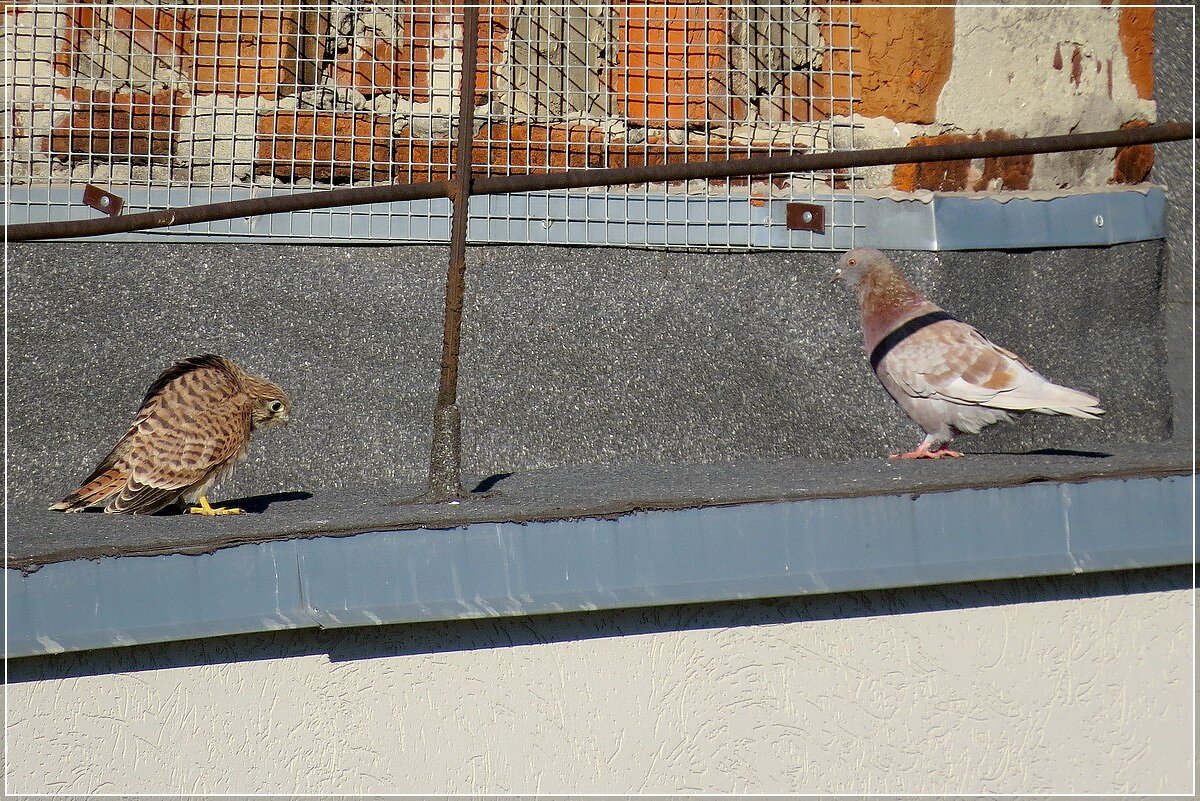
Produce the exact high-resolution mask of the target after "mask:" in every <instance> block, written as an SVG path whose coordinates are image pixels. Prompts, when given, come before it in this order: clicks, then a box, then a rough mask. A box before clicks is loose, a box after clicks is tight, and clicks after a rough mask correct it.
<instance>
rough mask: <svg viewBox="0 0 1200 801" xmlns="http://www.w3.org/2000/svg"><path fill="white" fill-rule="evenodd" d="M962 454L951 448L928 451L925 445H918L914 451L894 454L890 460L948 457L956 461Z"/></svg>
mask: <svg viewBox="0 0 1200 801" xmlns="http://www.w3.org/2000/svg"><path fill="white" fill-rule="evenodd" d="M959 456H962V454H961V453H960V452H958V451H952V450H950V449H949V448H938V449H937V450H936V451H931V450H928V449H926V448H925V447H924V446H923V445H918V446H917V447H916V448H915V449H914V450H911V451H909V452H908V453H893V454H892V455H891V456H889V457H888V458H889V459H941V458H942V457H948V458H952V459H956V458H958V457H959Z"/></svg>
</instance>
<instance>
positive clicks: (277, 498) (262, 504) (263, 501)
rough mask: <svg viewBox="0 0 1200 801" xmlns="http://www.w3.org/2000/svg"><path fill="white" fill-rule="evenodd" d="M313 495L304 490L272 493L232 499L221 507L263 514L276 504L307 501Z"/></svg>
mask: <svg viewBox="0 0 1200 801" xmlns="http://www.w3.org/2000/svg"><path fill="white" fill-rule="evenodd" d="M312 496H313V494H312V493H311V492H304V491H303V490H293V491H291V492H270V493H267V494H266V495H252V496H250V497H249V498H231V499H229V500H228V501H224V502H223V503H221V506H234V507H237V508H238V509H241V510H242V511H243V512H247V513H249V514H254V515H258V514H262V513H263V512H265V511H267V509H269V508H270V507H271V505H272V504H276V503H289V502H292V501H307V500H308V499H309V498H311V497H312Z"/></svg>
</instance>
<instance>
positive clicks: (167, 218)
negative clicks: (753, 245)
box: [7, 53, 1196, 242]
mask: <svg viewBox="0 0 1200 801" xmlns="http://www.w3.org/2000/svg"><path fill="white" fill-rule="evenodd" d="M465 57H466V56H465V53H464V59H465ZM472 58H474V57H473V56H472ZM472 110H473V109H472ZM460 130H461V129H460ZM1194 138H1196V130H1195V123H1194V121H1190V122H1167V123H1161V124H1158V125H1150V126H1147V127H1145V128H1128V129H1124V130H1116V131H1099V132H1096V133H1083V134H1065V135H1060V136H1037V137H1029V138H1026V139H1007V140H1001V141H992V142H961V143H955V144H944V145H920V146H916V147H891V148H882V149H875V150H857V151H835V152H832V153H802V154H798V155H794V156H754V157H752V158H746V159H731V160H722V161H693V162H686V163H683V164H662V165H654V166H643V167H620V168H609V169H598V170H592V169H575V170H567V171H565V172H561V173H550V174H544V175H505V176H494V177H483V176H481V177H478V178H475V179H474V181H473V182H472V185H471V193H472V194H476V195H494V194H501V193H505V192H539V191H549V190H554V189H582V188H586V187H596V186H616V185H621V184H642V183H655V182H659V181H686V180H690V179H693V178H739V177H746V176H751V175H769V174H771V173H790V172H813V171H819V170H835V169H849V168H852V167H875V166H881V165H887V164H922V163H926V162H932V161H956V160H961V159H979V158H1000V157H1005V156H1028V155H1034V154H1038V153H1062V152H1068V151H1073V150H1097V149H1103V148H1110V147H1128V146H1131V145H1149V144H1156V143H1160V142H1175V141H1181V140H1185V139H1194ZM460 157H461V156H460ZM451 187H452V182H449V181H435V182H430V183H418V184H387V185H383V186H368V187H353V188H348V189H326V190H322V191H318V192H304V193H299V194H292V195H276V196H274V197H266V198H252V199H249V200H230V201H226V202H224V203H209V204H205V205H202V206H186V207H183V208H179V209H168V210H165V211H153V212H145V213H141V214H128V215H123V216H121V217H115V218H110V217H104V218H97V219H90V220H69V221H63V222H44V223H20V224H17V225H11V226H9V227H8V228H7V236H8V241H10V242H27V241H31V240H38V239H65V238H74V237H85V236H100V235H103V234H116V233H128V232H131V231H141V230H149V229H153V228H165V227H168V226H172V225H187V224H192V223H203V222H214V221H216V220H227V219H233V218H235V217H252V216H255V215H259V214H276V213H280V212H288V211H309V210H312V209H327V208H335V207H340V206H354V205H359V204H365V203H390V202H395V201H402V200H427V199H430V198H438V197H450V195H451V191H452V189H451Z"/></svg>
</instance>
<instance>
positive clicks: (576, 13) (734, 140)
mask: <svg viewBox="0 0 1200 801" xmlns="http://www.w3.org/2000/svg"><path fill="white" fill-rule="evenodd" d="M319 9H324V10H319ZM1101 10H1102V11H1105V13H1108V14H1109V16H1108V17H1106V18H1102V19H1100V21H1099V23H1097V22H1096V20H1095V19H1092V20H1091V22H1089V25H1091V26H1092V27H1091V28H1089V29H1088V31H1089V33H1088V35H1087V36H1080V35H1075V37H1074V38H1075V39H1078V40H1079V41H1078V42H1076V43H1074V44H1070V41H1069V40H1070V39H1071V37H1070V36H1068V34H1070V33H1071V31H1068V30H1064V32H1063V35H1062V36H1061V37H1059V38H1060V39H1062V40H1063V41H1064V42H1067V44H1066V45H1058V46H1056V50H1055V52H1054V54H1053V55H1052V54H1050V53H1048V52H1047V53H1031V54H1030V56H1029V61H1030V65H1029V69H1030V70H1036V69H1040V70H1042V71H1043V72H1045V73H1046V74H1047V75H1048V76H1050V78H1051V79H1053V76H1054V75H1056V74H1061V75H1064V76H1066V77H1065V79H1064V82H1063V85H1062V86H1061V87H1057V86H1056V87H1053V91H1051V92H1049V96H1048V98H1046V99H1045V100H1046V102H1048V103H1051V104H1052V103H1054V102H1055V101H1054V91H1061V92H1064V93H1069V94H1070V95H1071V96H1073V97H1075V98H1076V99H1078V98H1079V97H1080V96H1085V97H1084V99H1085V100H1088V98H1090V97H1091V95H1097V96H1098V97H1099V99H1098V100H1096V101H1095V102H1097V103H1104V102H1109V103H1110V105H1113V106H1117V105H1120V104H1121V103H1122V102H1125V101H1123V100H1122V96H1121V90H1122V87H1123V86H1124V85H1125V84H1127V83H1128V84H1130V85H1131V86H1135V87H1136V94H1135V99H1136V100H1137V101H1138V102H1140V103H1142V104H1143V105H1142V106H1140V107H1138V109H1140V110H1137V109H1135V110H1134V111H1131V112H1129V113H1125V112H1124V111H1121V112H1119V113H1117V116H1115V117H1113V122H1115V123H1117V124H1126V125H1136V124H1145V120H1146V119H1148V118H1150V117H1151V116H1152V107H1153V104H1152V101H1149V100H1148V98H1149V97H1150V93H1151V92H1152V88H1153V74H1152V72H1151V71H1150V69H1149V62H1148V61H1147V59H1146V58H1145V57H1144V54H1145V53H1146V52H1149V51H1148V47H1149V46H1150V45H1152V40H1150V39H1149V38H1148V37H1150V36H1151V33H1152V30H1153V9H1147V8H1136V9H1125V8H1116V7H1114V8H1113V9H1111V10H1110V11H1106V10H1103V9H1101ZM461 12H462V9H461V5H456V4H452V3H445V2H433V1H432V0H407V1H405V2H396V3H389V4H383V3H378V4H372V3H357V4H348V5H339V6H332V5H319V6H318V5H315V4H311V3H301V2H300V0H291V2H283V3H281V4H280V5H279V6H276V7H271V8H261V7H258V6H255V7H253V8H239V7H238V6H237V5H236V4H230V3H215V2H206V3H200V4H197V5H195V6H192V7H186V8H181V7H179V5H177V4H172V5H154V4H152V3H149V2H141V3H137V4H130V3H126V4H124V5H112V4H108V3H102V2H75V3H68V4H65V5H60V6H58V7H57V8H53V7H51V8H47V7H46V6H38V5H37V4H31V3H13V2H6V3H4V4H3V21H4V35H5V38H6V40H7V43H8V44H9V45H10V46H11V47H12V48H13V50H14V51H15V54H16V59H17V62H18V70H17V74H16V75H15V76H14V77H13V78H12V80H13V82H14V87H13V89H14V92H13V95H12V96H13V98H14V103H13V106H12V122H13V138H12V141H11V142H10V151H11V152H12V153H14V154H15V156H16V159H17V161H18V162H19V163H18V164H16V165H14V173H13V174H14V178H15V179H17V180H21V179H24V178H26V177H29V178H38V177H46V176H49V177H60V178H61V177H65V176H68V175H69V176H71V177H73V178H76V179H81V178H83V179H95V180H101V179H105V178H107V179H110V180H117V179H118V178H119V177H120V176H129V177H130V178H131V180H141V181H146V182H149V183H155V182H158V181H160V180H166V179H168V178H169V179H170V180H172V181H174V182H183V183H190V184H207V183H212V184H218V185H223V184H228V183H249V182H257V183H261V184H270V185H277V184H285V185H292V184H298V185H306V184H309V183H346V182H385V181H410V180H411V181H421V180H439V179H443V178H445V177H446V176H447V175H448V173H449V166H450V164H451V163H452V161H451V160H452V158H453V148H452V146H451V135H452V123H453V120H454V119H455V115H456V103H457V94H458V93H457V65H458V64H459V63H460V59H461V55H462V53H461V48H462V41H463V35H462V13H461ZM971 13H975V12H972V11H968V9H965V8H958V9H955V8H922V7H907V8H889V7H885V6H882V5H879V4H876V3H870V2H866V3H859V2H855V3H853V4H849V3H846V4H836V5H830V6H812V7H805V6H798V5H796V4H778V3H777V4H775V5H772V4H771V3H769V2H762V3H757V4H756V3H744V2H737V3H733V2H717V1H714V2H709V3H703V2H692V3H691V4H689V5H686V6H685V5H683V4H682V3H680V2H669V1H668V0H621V1H619V2H612V3H609V4H606V5H601V4H596V5H594V6H579V5H570V6H566V5H564V3H563V2H562V0H527V1H526V2H523V3H521V4H520V5H519V6H514V5H513V4H512V2H511V0H494V2H493V3H492V4H491V5H490V6H488V7H487V8H485V9H484V10H483V13H482V14H481V25H480V31H481V40H480V43H479V48H478V52H477V58H478V71H477V76H476V82H477V91H476V95H475V97H474V99H473V102H474V103H475V104H476V106H477V118H478V119H479V126H480V127H479V130H478V132H477V137H476V146H475V149H474V153H473V157H474V159H475V162H476V169H477V170H479V171H480V172H492V173H503V172H517V173H529V172H544V171H551V170H561V169H566V168H568V167H570V168H577V167H585V166H586V167H604V166H621V165H630V164H644V163H664V162H670V161H689V160H701V159H706V158H725V157H730V156H734V157H736V156H745V155H748V154H753V153H768V152H772V153H773V152H786V151H789V150H791V151H795V150H804V149H810V148H815V149H827V148H828V147H829V146H830V144H831V142H832V144H834V145H838V146H848V145H850V144H851V142H850V141H849V140H848V135H849V132H850V130H851V129H850V127H849V125H848V123H849V122H850V121H851V118H850V117H849V114H850V113H851V111H852V110H853V111H854V113H855V119H856V120H857V121H858V122H859V123H860V124H859V126H858V129H856V130H859V135H858V138H857V140H855V141H854V142H853V145H854V146H857V147H862V146H870V145H874V144H888V145H894V144H896V143H897V142H896V141H895V139H896V137H897V136H899V137H900V138H901V143H903V142H909V143H911V144H921V143H926V142H935V141H959V140H965V139H988V138H997V137H1006V136H1013V135H1022V134H1024V133H1029V132H1030V131H1026V130H1021V125H1022V124H1023V122H1022V118H1023V117H1028V116H1038V115H1039V114H1042V112H1041V111H1040V110H1038V109H1024V108H1014V109H1013V111H1012V115H1011V118H1002V119H1001V121H1000V122H1001V124H995V123H992V124H988V125H982V124H980V125H971V124H969V123H961V122H960V121H959V120H958V119H956V117H960V116H969V115H963V114H955V113H952V112H949V111H948V110H947V109H948V108H951V107H953V105H954V103H955V102H957V101H956V98H957V97H958V96H959V95H960V94H961V93H962V92H963V91H964V89H963V88H962V86H961V85H960V84H959V83H956V82H955V81H954V80H953V78H955V77H959V76H962V75H966V74H967V73H968V71H969V70H971V69H974V68H975V67H976V66H978V65H974V64H973V63H972V59H973V58H974V56H972V55H971V52H970V51H964V49H963V47H962V45H963V41H964V40H965V39H966V38H967V37H968V36H970V35H973V34H972V32H971V29H970V28H969V20H970V17H969V15H970V14H971ZM985 13H990V12H985ZM1019 13H1025V14H1027V15H1031V16H1030V19H1036V17H1037V15H1038V14H1042V13H1043V12H1041V11H1039V10H1027V11H1022V12H1019ZM852 16H853V19H852V18H851V17H852ZM1054 19H1055V20H1058V21H1059V22H1060V23H1061V24H1063V25H1064V26H1066V27H1069V22H1070V19H1071V18H1067V17H1055V18H1054ZM1062 20H1067V22H1062ZM851 22H853V23H854V24H853V25H852V24H851ZM1110 33H1111V36H1110V35H1109V34H1110ZM1089 36H1090V37H1091V39H1093V40H1100V39H1104V38H1105V37H1108V39H1111V42H1112V43H1117V44H1111V45H1110V46H1109V45H1103V44H1095V43H1089V42H1088V41H1087V40H1088V37H1089ZM1105 41H1107V39H1105ZM1106 46H1107V47H1108V50H1105V47H1106ZM997 47H1004V45H1003V43H1002V42H998V44H997ZM1064 47H1066V49H1063V48H1064ZM1110 51H1112V52H1110ZM1116 51H1119V52H1116ZM1008 55H1010V56H1011V54H1008ZM980 59H981V62H982V61H987V63H994V62H995V57H991V56H988V55H987V54H986V53H984V54H981V56H980ZM988 59H990V60H988ZM1042 62H1045V63H1044V64H1043V63H1042ZM1093 73H1095V74H1093ZM852 74H853V75H854V76H855V80H856V81H857V86H855V85H854V84H853V83H852V78H851V76H852ZM1114 76H1115V77H1114ZM964 80H966V79H964ZM1010 80H1011V78H1010ZM1105 81H1107V84H1105ZM1114 81H1116V88H1117V91H1116V95H1114ZM1106 85H1107V93H1108V98H1107V101H1106V99H1105V98H1104V97H1103V96H1102V93H1103V91H1104V87H1105V86H1106ZM852 94H855V95H856V97H855V102H854V104H853V106H852V104H851V95H852ZM1088 102H1092V100H1088ZM1146 104H1149V106H1148V108H1149V109H1150V111H1149V112H1147V111H1146V110H1145V109H1146V108H1147V106H1146ZM1126 105H1128V103H1126ZM1085 113H1091V112H1090V111H1089V110H1088V109H1087V108H1085V109H1084V110H1083V111H1082V112H1080V116H1083V115H1084V114H1085ZM1053 122H1054V124H1058V123H1061V122H1063V120H1058V119H1054V120H1053ZM1068 122H1072V123H1073V124H1074V125H1078V124H1079V120H1070V121H1068ZM1085 122H1086V121H1085ZM1092 127H1095V126H1092ZM1114 127H1115V126H1114ZM889 130H890V131H894V132H895V135H894V136H888V133H889ZM1032 132H1033V133H1037V132H1038V131H1032ZM873 137H874V138H873ZM1106 158H1107V159H1108V161H1107V164H1108V166H1107V167H1105V169H1107V170H1108V172H1107V176H1108V180H1111V181H1123V182H1137V181H1140V180H1144V178H1145V176H1146V173H1147V172H1148V170H1149V165H1150V162H1151V159H1152V154H1149V153H1148V152H1147V151H1146V150H1130V151H1123V152H1122V153H1119V154H1117V153H1109V154H1107V156H1106ZM1088 169H1090V170H1091V172H1088V171H1087V170H1083V169H1081V170H1080V171H1079V173H1080V174H1079V175H1076V176H1070V175H1068V176H1067V179H1066V180H1065V181H1063V180H1061V176H1059V175H1056V174H1054V172H1053V169H1052V168H1051V167H1046V168H1043V167H1041V166H1039V165H1038V164H1037V163H1036V162H1035V160H1033V159H1025V160H1015V161H1014V160H1009V161H996V162H995V163H990V162H985V163H979V164H972V163H966V162H964V163H951V164H941V165H925V166H922V167H919V168H918V167H913V166H911V165H910V166H904V167H900V168H897V169H896V170H894V171H886V172H883V171H875V172H874V173H871V172H868V173H867V174H866V176H865V181H862V182H860V185H861V186H866V187H870V186H876V185H892V186H895V187H896V188H900V189H903V190H917V189H933V190H941V191H983V190H989V191H995V190H1022V189H1029V188H1039V180H1040V181H1041V182H1042V184H1045V183H1046V182H1047V181H1051V180H1054V181H1057V185H1072V184H1074V183H1076V182H1077V181H1078V180H1082V179H1085V178H1086V179H1088V180H1090V181H1092V182H1093V183H1094V182H1096V177H1097V175H1098V174H1099V173H1097V171H1096V170H1095V169H1093V168H1088ZM22 171H24V173H25V174H23V172H22ZM842 184H844V181H841V180H839V181H838V182H836V183H835V185H842ZM763 186H766V185H765V184H763ZM784 189H785V190H786V186H785V187H784Z"/></svg>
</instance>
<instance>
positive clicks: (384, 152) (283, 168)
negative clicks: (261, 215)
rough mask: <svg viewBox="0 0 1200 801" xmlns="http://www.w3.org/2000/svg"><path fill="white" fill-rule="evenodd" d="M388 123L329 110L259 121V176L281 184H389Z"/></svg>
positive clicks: (263, 117) (291, 113)
mask: <svg viewBox="0 0 1200 801" xmlns="http://www.w3.org/2000/svg"><path fill="white" fill-rule="evenodd" d="M391 127H392V124H391V118H390V117H386V116H384V117H380V116H376V115H374V114H341V113H336V114H335V113H334V112H332V111H275V112H270V113H267V114H262V115H260V116H259V118H258V161H257V164H256V165H255V172H256V173H257V174H258V175H273V176H275V177H277V178H283V179H285V180H296V179H297V178H312V179H313V180H318V181H328V180H331V179H352V180H365V179H369V178H371V179H384V180H386V179H388V178H390V176H391V171H392V164H391V161H392V154H391Z"/></svg>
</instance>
